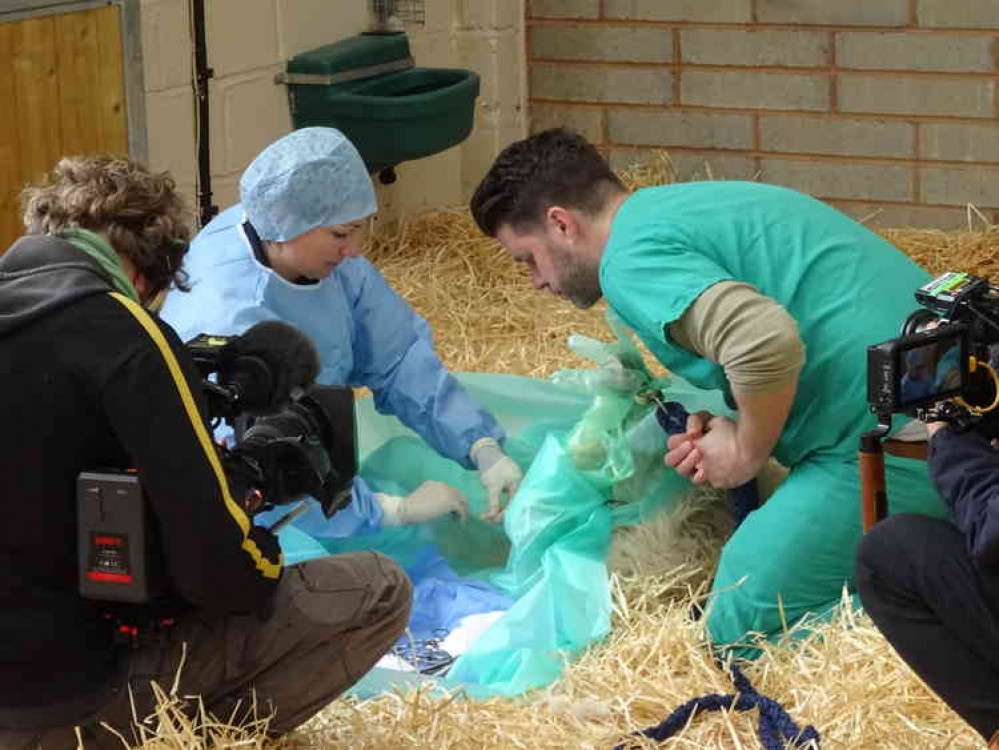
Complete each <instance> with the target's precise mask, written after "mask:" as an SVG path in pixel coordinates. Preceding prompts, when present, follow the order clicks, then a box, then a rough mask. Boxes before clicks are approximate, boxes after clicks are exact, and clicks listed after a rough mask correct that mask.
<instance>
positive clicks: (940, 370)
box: [898, 338, 964, 407]
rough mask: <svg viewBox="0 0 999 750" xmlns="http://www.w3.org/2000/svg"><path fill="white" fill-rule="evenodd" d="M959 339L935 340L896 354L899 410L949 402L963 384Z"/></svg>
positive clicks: (961, 348) (962, 363)
mask: <svg viewBox="0 0 999 750" xmlns="http://www.w3.org/2000/svg"><path fill="white" fill-rule="evenodd" d="M962 350H963V347H962V346H961V339H960V338H951V339H938V340H936V341H931V342H929V343H925V344H922V345H920V346H914V347H912V348H905V349H901V350H899V352H898V357H899V361H898V371H899V372H900V373H901V377H900V378H899V391H898V404H899V406H902V407H907V406H915V405H917V404H920V403H932V402H934V401H939V400H943V399H947V398H952V397H954V396H956V395H958V394H959V393H960V392H961V388H962V386H963V384H964V382H963V381H964V367H963V365H964V362H963V357H962Z"/></svg>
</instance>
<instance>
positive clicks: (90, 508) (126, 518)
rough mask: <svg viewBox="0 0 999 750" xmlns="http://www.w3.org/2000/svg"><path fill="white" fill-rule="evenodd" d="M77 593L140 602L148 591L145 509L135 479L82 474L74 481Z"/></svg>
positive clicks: (151, 593) (150, 594)
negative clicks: (76, 527)
mask: <svg viewBox="0 0 999 750" xmlns="http://www.w3.org/2000/svg"><path fill="white" fill-rule="evenodd" d="M76 496H77V515H78V519H77V520H78V529H79V535H78V539H77V546H78V550H79V553H78V554H79V569H80V594H81V595H82V596H84V597H85V598H87V599H101V600H106V601H120V602H131V603H143V602H147V601H149V600H150V599H152V598H153V596H154V595H155V594H156V593H157V592H155V591H152V590H151V589H152V587H151V580H152V577H151V569H150V552H151V550H150V549H149V536H148V533H147V532H148V526H147V518H146V514H147V507H146V501H145V498H144V497H143V494H142V486H141V484H140V483H139V477H138V476H137V475H135V474H127V473H120V474H119V473H112V472H106V473H105V472H84V473H82V474H80V475H79V477H77V495H76Z"/></svg>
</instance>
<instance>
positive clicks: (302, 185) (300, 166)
mask: <svg viewBox="0 0 999 750" xmlns="http://www.w3.org/2000/svg"><path fill="white" fill-rule="evenodd" d="M239 194H240V198H241V200H242V202H243V210H244V211H246V216H247V218H248V219H249V220H250V223H251V224H252V225H253V228H254V229H256V230H257V234H259V235H260V238H261V239H265V240H275V241H277V242H284V241H286V240H290V239H292V238H294V237H298V235H300V234H302V233H304V232H307V231H309V230H310V229H315V228H316V227H329V226H335V225H337V224H346V223H348V222H351V221H358V220H360V219H363V218H365V217H367V216H370V215H371V214H373V213H375V212H376V211H377V210H378V201H377V200H376V199H375V189H374V187H373V186H372V184H371V178H370V177H369V176H368V170H367V169H366V168H365V166H364V161H363V159H361V155H360V154H359V153H358V152H357V149H356V148H355V147H354V144H353V143H351V142H350V141H348V140H347V138H346V136H344V134H343V133H341V132H340V131H339V130H336V129H335V128H302V129H301V130H295V131H292V132H291V133H289V134H288V135H286V136H284V137H283V138H279V139H278V140H276V141H274V143H272V144H271V145H270V146H268V147H267V148H265V149H264V150H263V151H261V152H260V154H258V155H257V158H256V159H254V160H253V161H252V162H251V163H250V166H248V167H247V168H246V171H245V172H243V176H242V177H241V178H240V180H239Z"/></svg>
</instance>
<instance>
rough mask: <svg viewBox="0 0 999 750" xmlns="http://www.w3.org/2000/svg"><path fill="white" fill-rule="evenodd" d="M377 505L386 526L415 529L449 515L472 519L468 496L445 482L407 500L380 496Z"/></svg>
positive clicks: (415, 492)
mask: <svg viewBox="0 0 999 750" xmlns="http://www.w3.org/2000/svg"><path fill="white" fill-rule="evenodd" d="M375 502H376V503H378V505H379V506H380V507H381V509H382V526H412V525H413V524H417V523H424V522H426V521H432V520H433V519H435V518H439V517H440V516H443V515H445V514H447V513H455V514H457V516H458V518H460V519H461V520H462V521H465V520H467V519H468V498H467V497H465V493H464V492H462V491H461V490H459V489H455V488H454V487H452V486H451V485H449V484H444V482H424V483H423V484H421V485H420V486H419V487H417V488H416V489H415V490H413V491H412V492H410V493H409V494H408V495H406V496H405V497H399V496H398V495H385V494H383V493H381V492H376V493H375Z"/></svg>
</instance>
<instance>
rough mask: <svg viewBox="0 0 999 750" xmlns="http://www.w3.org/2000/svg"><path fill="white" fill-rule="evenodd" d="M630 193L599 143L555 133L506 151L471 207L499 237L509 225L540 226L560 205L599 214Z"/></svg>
mask: <svg viewBox="0 0 999 750" xmlns="http://www.w3.org/2000/svg"><path fill="white" fill-rule="evenodd" d="M624 189H625V188H624V185H622V184H621V181H620V180H619V179H618V178H617V175H615V174H614V172H613V171H612V170H611V168H610V167H609V166H608V165H607V162H605V161H604V158H603V157H602V156H601V155H600V152H599V151H597V149H596V148H594V146H593V144H591V143H590V142H589V141H587V140H586V139H585V138H583V136H581V135H579V134H578V133H575V132H573V131H571V130H567V129H566V128H553V129H551V130H545V131H543V132H541V133H536V134H535V135H532V136H531V137H530V138H526V139H524V140H522V141H517V142H516V143H511V144H510V145H509V146H507V147H506V148H505V149H503V151H502V152H501V153H500V155H499V156H498V157H496V161H495V162H494V163H493V165H492V167H490V169H489V172H488V173H486V176H485V177H484V178H482V182H481V183H479V186H478V188H476V190H475V195H473V196H472V200H471V203H470V205H469V207H470V208H471V211H472V217H473V218H474V219H475V223H476V224H478V226H479V229H481V230H482V231H483V232H485V233H486V234H487V235H489V236H490V237H495V236H496V232H497V231H499V229H500V227H501V226H503V225H504V224H509V225H510V226H511V227H515V228H518V229H520V228H524V227H526V226H531V225H535V224H537V223H538V222H540V221H541V217H542V215H543V213H544V211H545V210H546V209H547V208H548V207H549V206H552V205H556V204H558V205H561V206H565V207H566V208H574V209H576V210H579V211H583V212H584V213H587V214H590V215H593V214H597V213H599V212H600V210H601V209H602V208H603V207H604V205H605V203H606V202H607V199H608V198H609V197H610V196H611V195H613V194H615V193H619V192H623V191H624Z"/></svg>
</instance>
